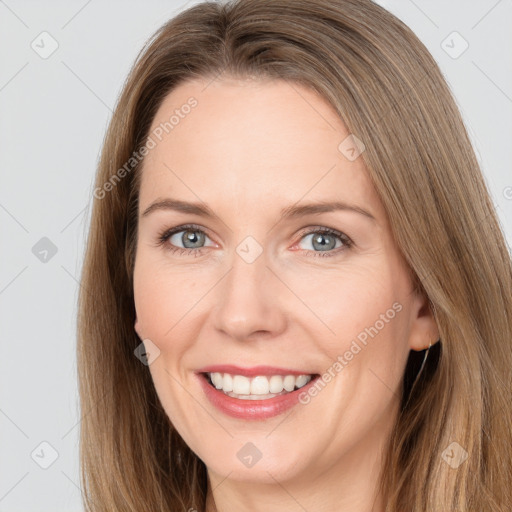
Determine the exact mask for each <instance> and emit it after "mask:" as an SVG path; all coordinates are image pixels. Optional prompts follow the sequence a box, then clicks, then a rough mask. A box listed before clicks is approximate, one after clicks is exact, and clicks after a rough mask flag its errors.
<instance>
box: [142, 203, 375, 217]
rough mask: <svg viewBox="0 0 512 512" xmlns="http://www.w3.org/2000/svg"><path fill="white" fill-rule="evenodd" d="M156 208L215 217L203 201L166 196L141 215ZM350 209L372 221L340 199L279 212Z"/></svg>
mask: <svg viewBox="0 0 512 512" xmlns="http://www.w3.org/2000/svg"><path fill="white" fill-rule="evenodd" d="M157 210H174V211H177V212H182V213H189V214H193V215H198V216H201V217H206V218H213V217H217V215H215V213H214V212H213V210H212V209H211V208H209V207H208V206H207V205H206V204H203V203H190V202H186V201H179V200H177V199H172V198H166V199H160V200H157V201H155V202H154V203H152V204H151V205H150V206H148V208H146V209H145V210H144V212H143V213H142V215H141V217H146V216H148V215H149V214H150V213H152V212H154V211H157ZM340 210H341V211H343V210H345V211H352V212H355V213H359V214H360V215H363V216H365V217H367V218H369V219H371V220H373V221H374V222H376V218H375V217H374V216H373V215H372V214H371V213H370V212H368V211H367V210H365V209H363V208H361V207H359V206H356V205H351V204H348V203H344V202H342V201H320V202H317V203H307V204H302V205H296V204H293V205H291V206H288V207H286V208H283V209H282V210H281V212H280V220H284V219H291V218H298V217H304V216H306V215H314V214H318V213H326V212H334V211H340Z"/></svg>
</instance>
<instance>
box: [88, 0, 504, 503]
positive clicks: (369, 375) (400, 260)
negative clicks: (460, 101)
mask: <svg viewBox="0 0 512 512" xmlns="http://www.w3.org/2000/svg"><path fill="white" fill-rule="evenodd" d="M94 197H95V200H94V206H93V212H92V220H91V228H90V234H89V239H88V245H87V252H86V257H85V264H84V269H83V277H82V284H83V286H82V287H81V295H80V304H79V307H80V310H79V326H78V336H79V339H78V350H79V352H78V355H79V361H78V368H79V380H80V397H81V403H82V408H83V410H84V416H83V421H82V431H81V438H80V452H81V462H82V484H83V487H84V493H85V502H86V505H87V507H88V508H87V509H88V510H91V511H100V510H109V511H111V510H133V511H139V510H140V511H142V510H148V511H149V510H151V511H157V510H158V511H178V510H183V511H187V510H188V511H191V510H197V511H206V512H212V511H215V510H219V511H230V510H237V511H242V510H251V511H256V510H258V511H259V510H265V511H272V510H280V511H283V510H286V511H292V510H311V511H312V510H315V511H331V510H343V511H345V512H355V511H357V512H361V511H373V512H383V511H386V512H399V511H405V510H407V511H408V512H412V511H414V512H420V511H422V512H423V511H424V512H426V511H429V512H431V511H436V512H437V511H439V512H445V511H459V512H469V511H476V510H478V511H487V510H489V511H490V510H493V511H502V512H505V511H508V510H510V509H511V507H512V494H511V489H510V486H509V484H510V481H512V464H511V462H512V454H511V451H512V448H511V447H512V442H511V441H512V439H511V437H512V436H511V432H510V425H511V424H512V412H511V411H512V409H511V407H510V403H511V400H510V399H511V387H510V382H511V378H510V377H511V368H512V356H511V353H512V351H511V348H512V269H511V259H510V254H509V253H508V250H507V248H506V245H505V242H504V237H503V234H502V232H501V231H500V227H499V223H498V220H497V217H496V214H495V211H494V209H493V205H492V202H491V200H490V198H489V192H488V190H487V188H486V185H485V183H484V180H483V178H482V174H481V171H480V169H479V166H478V163H477V160H476V158H475V154H474V152H473V149H472V147H471V144H470V141H469V138H468V135H467V132H466V130H465V127H464V125H463V122H462V120H461V117H460V114H459V112H458V110H457V108H456V105H455V102H454V100H453V98H452V96H451V94H450V92H449V89H448V87H447V85H446V83H445V81H444V79H443V77H442V75H441V73H440V71H439V68H438V66H437V64H436V63H435V62H434V60H433V59H432V57H431V56H430V54H429V53H428V51H427V50H426V49H425V47H424V46H423V44H421V42H420V41H419V40H418V39H417V38H416V37H415V36H414V34H413V33H412V32H411V31H410V30H409V29H408V28H407V27H406V26H404V24H403V23H401V22H400V21H399V20H398V19H397V18H395V17H394V16H393V15H391V14H390V13H389V12H387V11H385V10H384V9H382V8H381V7H379V6H377V5H375V4H373V3H372V2H370V1H369V0H363V1H362V0H315V1H310V0H294V1H291V0H275V1H272V2H268V1H265V0H240V1H235V2H232V3H229V4H226V5H221V4H219V3H202V4H199V5H196V6H194V7H192V8H190V9H188V10H186V11H184V12H182V13H181V14H179V15H178V16H177V17H176V18H174V19H172V20H170V21H169V22H168V23H167V24H166V25H164V26H163V27H162V28H161V29H160V30H159V31H158V33H157V34H155V36H154V38H153V39H152V40H151V41H150V42H149V43H148V45H147V46H146V47H145V48H144V50H143V52H142V53H141V54H140V55H139V57H138V59H137V62H136V63H135V65H134V67H133V69H132V71H131V73H130V75H129V77H128V80H127V82H126V84H125V87H124V90H123V92H122V94H121V97H120V99H119V102H118V105H117V107H116V109H115V112H114V115H113V119H112V121H111V123H110V126H109V129H108V133H107V136H106V140H105V144H104V148H103V153H102V158H101V162H100V165H99V169H98V174H97V179H96V185H95V190H94Z"/></svg>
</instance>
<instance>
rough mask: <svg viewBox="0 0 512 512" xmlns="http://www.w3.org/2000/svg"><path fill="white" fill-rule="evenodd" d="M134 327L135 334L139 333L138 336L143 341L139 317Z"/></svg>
mask: <svg viewBox="0 0 512 512" xmlns="http://www.w3.org/2000/svg"><path fill="white" fill-rule="evenodd" d="M133 327H134V329H135V332H136V333H137V336H138V337H139V338H140V339H141V340H142V338H143V336H142V333H141V329H140V324H139V320H138V318H137V317H135V324H134V326H133Z"/></svg>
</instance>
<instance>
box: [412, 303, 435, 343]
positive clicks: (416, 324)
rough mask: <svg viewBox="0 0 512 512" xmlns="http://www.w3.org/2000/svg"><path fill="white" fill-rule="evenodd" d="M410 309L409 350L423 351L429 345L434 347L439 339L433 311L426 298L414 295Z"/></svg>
mask: <svg viewBox="0 0 512 512" xmlns="http://www.w3.org/2000/svg"><path fill="white" fill-rule="evenodd" d="M411 308H412V309H411V328H410V334H409V346H410V348H411V350H417V351H419V350H425V349H427V348H428V346H429V343H432V345H434V344H435V343H436V342H437V340H438V339H439V328H438V327H437V322H436V320H435V317H434V311H433V308H432V305H431V302H430V300H429V299H428V297H426V296H425V295H423V294H419V293H416V294H415V297H414V300H413V301H412V306H411Z"/></svg>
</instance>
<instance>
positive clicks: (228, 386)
mask: <svg viewBox="0 0 512 512" xmlns="http://www.w3.org/2000/svg"><path fill="white" fill-rule="evenodd" d="M201 375H202V376H203V377H204V378H205V379H206V381H207V382H208V383H209V384H210V386H212V387H213V388H215V389H216V390H218V391H221V392H222V393H224V394H225V395H227V396H230V397H232V398H237V399H239V400H268V399H270V398H274V397H276V396H280V395H287V394H289V393H292V392H293V391H297V390H299V389H301V388H302V387H304V386H305V385H306V384H308V383H309V382H310V381H311V380H312V379H314V378H315V377H317V376H318V375H317V374H311V375H307V374H304V375H269V376H265V375H258V376H255V377H246V376H245V375H234V374H230V373H220V372H206V373H202V374H201Z"/></svg>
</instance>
